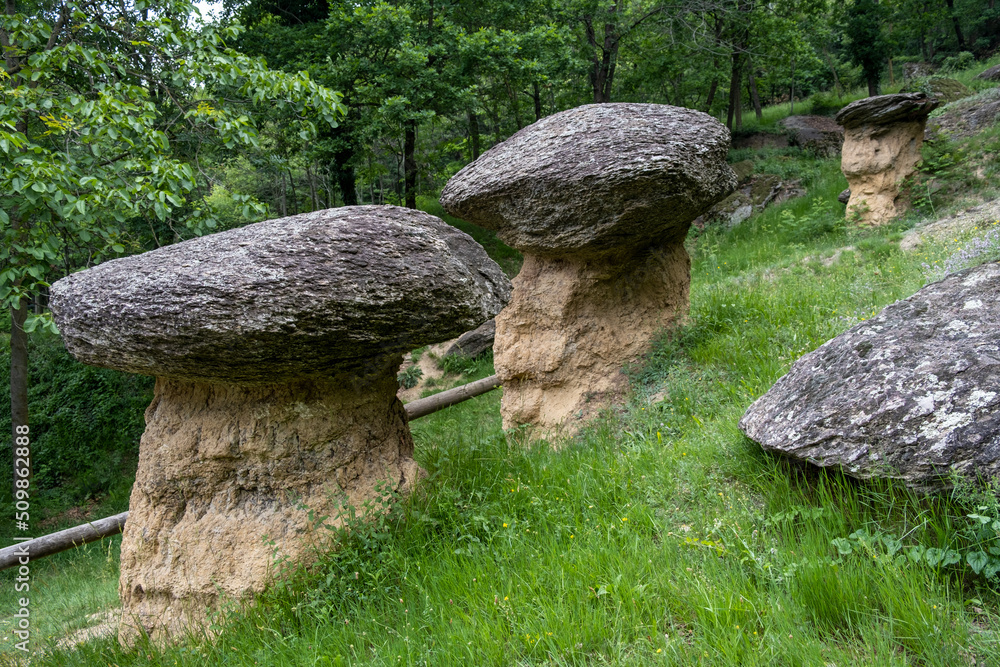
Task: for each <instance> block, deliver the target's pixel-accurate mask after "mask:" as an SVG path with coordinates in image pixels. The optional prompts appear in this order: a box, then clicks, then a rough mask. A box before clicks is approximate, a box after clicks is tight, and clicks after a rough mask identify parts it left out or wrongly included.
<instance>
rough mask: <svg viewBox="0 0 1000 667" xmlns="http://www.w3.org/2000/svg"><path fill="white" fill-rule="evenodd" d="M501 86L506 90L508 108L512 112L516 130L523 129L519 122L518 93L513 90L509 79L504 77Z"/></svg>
mask: <svg viewBox="0 0 1000 667" xmlns="http://www.w3.org/2000/svg"><path fill="white" fill-rule="evenodd" d="M503 84H504V86H505V87H506V88H507V97H509V98H510V108H511V110H512V111H513V112H514V123H516V124H517V129H519V130H520V129H521V128H522V127H524V123H523V122H521V99H520V98H519V97H518V93H517V92H516V91H515V90H514V87H513V86H511V85H510V79H509V78H507V76H506V75H504V78H503Z"/></svg>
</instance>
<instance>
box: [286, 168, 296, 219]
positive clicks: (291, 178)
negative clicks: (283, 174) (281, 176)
mask: <svg viewBox="0 0 1000 667" xmlns="http://www.w3.org/2000/svg"><path fill="white" fill-rule="evenodd" d="M286 170H287V171H288V186H289V187H290V188H291V189H292V215H295V214H296V213H298V212H299V195H298V194H296V192H295V175H294V174H293V173H292V168H291V167H286Z"/></svg>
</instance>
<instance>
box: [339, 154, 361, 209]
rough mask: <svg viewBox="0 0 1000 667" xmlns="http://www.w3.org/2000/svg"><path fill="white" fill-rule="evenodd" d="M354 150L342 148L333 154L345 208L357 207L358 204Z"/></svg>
mask: <svg viewBox="0 0 1000 667" xmlns="http://www.w3.org/2000/svg"><path fill="white" fill-rule="evenodd" d="M353 159H354V150H353V149H352V148H350V147H348V148H341V149H340V150H339V151H337V152H336V153H334V154H333V172H334V176H335V177H336V179H337V189H338V190H340V196H341V198H343V200H344V206H356V205H357V203H358V190H357V187H356V181H357V177H356V175H355V173H354V165H353V164H352V162H351V161H352V160H353Z"/></svg>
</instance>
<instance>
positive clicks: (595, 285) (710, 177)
mask: <svg viewBox="0 0 1000 667" xmlns="http://www.w3.org/2000/svg"><path fill="white" fill-rule="evenodd" d="M728 150H729V132H728V130H726V128H725V127H724V126H722V125H721V124H720V123H719V122H718V121H716V120H715V119H714V118H712V117H711V116H709V115H707V114H704V113H700V112H698V111H692V110H689V109H681V108H678V107H671V106H664V105H656V104H593V105H587V106H582V107H578V108H576V109H570V110H569V111H564V112H561V113H557V114H554V115H552V116H549V117H547V118H543V119H542V120H540V121H538V122H536V123H534V124H533V125H530V126H528V127H526V128H524V129H522V130H521V131H520V132H518V133H517V134H515V135H514V136H512V137H511V138H510V139H508V140H507V141H505V142H503V143H501V144H498V145H497V146H494V147H493V148H491V149H490V150H489V151H487V152H486V153H484V154H483V155H481V156H480V157H479V159H478V160H476V161H475V162H473V163H472V164H469V165H467V166H466V167H465V168H464V169H462V170H461V171H460V172H458V174H456V175H455V176H454V177H453V178H452V179H451V180H450V181H449V182H448V184H447V185H446V186H445V188H444V191H443V192H442V194H441V203H442V205H444V207H445V209H447V210H448V212H449V213H451V214H452V215H455V216H457V217H460V218H463V219H465V220H468V221H470V222H472V223H475V224H477V225H480V226H482V227H486V228H488V229H493V230H495V231H496V232H497V234H498V236H499V237H500V238H501V239H502V240H503V241H504V242H505V243H507V244H508V245H511V246H513V247H515V248H517V249H519V250H521V251H522V252H523V253H524V256H525V257H524V265H523V267H522V269H521V273H520V274H519V275H518V276H517V277H516V278H515V279H514V292H513V295H512V297H511V303H510V305H508V306H507V308H505V309H504V310H503V311H502V312H501V313H500V315H499V316H498V317H497V319H496V341H495V343H494V365H495V367H496V371H497V374H498V375H499V377H500V380H501V382H502V383H503V387H504V393H503V398H502V404H501V405H502V407H501V412H502V415H503V423H504V427H505V428H512V427H515V426H518V425H522V424H533V425H535V426H536V427H540V428H537V429H536V430H535V431H534V433H535V435H540V434H545V433H547V432H552V431H555V430H556V429H560V428H563V429H565V432H571V431H572V430H573V428H574V425H575V420H576V419H578V418H581V417H583V416H585V415H587V414H590V413H591V412H593V411H595V410H596V409H597V408H600V407H602V406H603V405H606V404H607V402H608V400H610V398H612V397H614V396H615V395H616V394H617V393H618V392H620V391H621V389H622V388H623V386H624V380H625V378H624V375H623V373H622V367H623V365H624V364H626V363H628V362H629V361H631V360H634V359H635V358H637V357H638V356H639V355H641V354H642V353H644V352H645V351H646V350H647V349H648V346H649V343H650V340H651V339H652V338H653V337H654V336H655V335H656V334H657V332H659V331H661V330H662V329H663V328H664V327H667V326H670V325H674V324H677V323H678V322H680V321H681V320H682V319H683V318H684V317H685V316H686V313H687V308H688V287H689V284H690V267H691V264H690V259H689V257H688V254H687V252H686V251H685V249H684V246H683V242H684V237H685V236H686V235H687V232H688V228H689V227H690V226H691V222H692V221H693V220H694V219H695V218H696V217H698V216H699V215H700V214H701V213H703V212H704V211H706V210H707V209H708V208H709V207H710V206H711V205H712V204H714V203H715V202H717V201H719V200H720V199H722V198H724V197H725V196H726V195H727V194H729V193H730V192H732V191H733V189H734V188H735V187H736V175H735V174H734V173H733V170H732V169H730V167H729V165H727V164H726V154H727V152H728Z"/></svg>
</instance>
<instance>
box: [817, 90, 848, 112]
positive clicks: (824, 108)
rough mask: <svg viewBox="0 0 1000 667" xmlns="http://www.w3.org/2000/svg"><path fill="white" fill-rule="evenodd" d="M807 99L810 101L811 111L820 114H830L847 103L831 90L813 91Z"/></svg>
mask: <svg viewBox="0 0 1000 667" xmlns="http://www.w3.org/2000/svg"><path fill="white" fill-rule="evenodd" d="M809 99H810V101H811V103H812V112H813V113H814V114H817V115H820V116H832V115H834V114H835V113H837V112H838V111H840V110H841V109H842V108H843V107H844V105H846V104H847V103H846V102H845V101H844V100H843V99H841V98H840V96H839V95H837V94H836V93H834V92H833V91H826V92H818V93H814V94H813V96H812V97H811V98H809Z"/></svg>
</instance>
